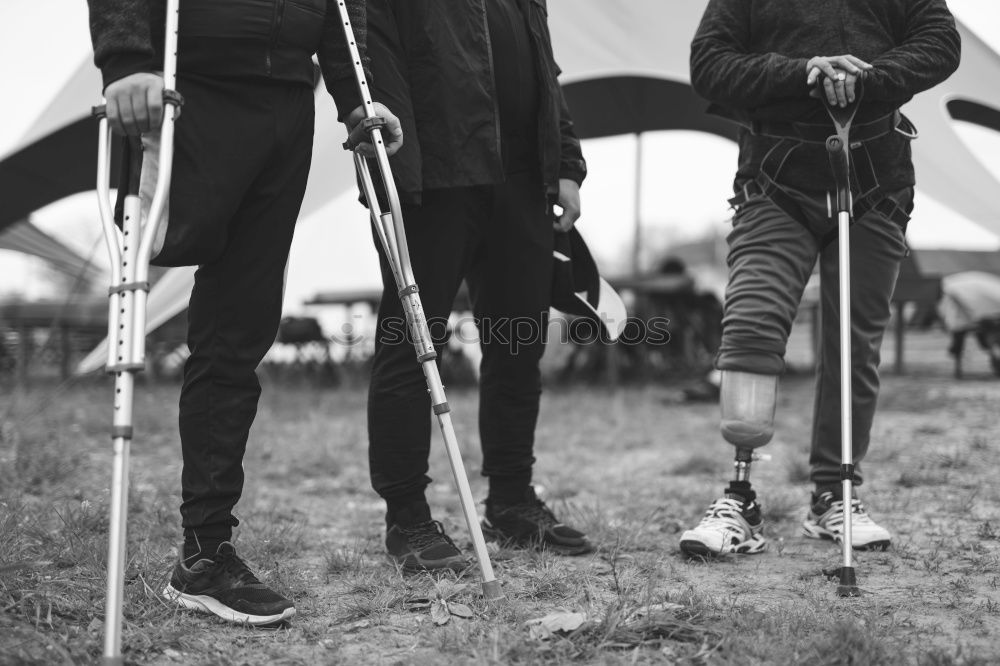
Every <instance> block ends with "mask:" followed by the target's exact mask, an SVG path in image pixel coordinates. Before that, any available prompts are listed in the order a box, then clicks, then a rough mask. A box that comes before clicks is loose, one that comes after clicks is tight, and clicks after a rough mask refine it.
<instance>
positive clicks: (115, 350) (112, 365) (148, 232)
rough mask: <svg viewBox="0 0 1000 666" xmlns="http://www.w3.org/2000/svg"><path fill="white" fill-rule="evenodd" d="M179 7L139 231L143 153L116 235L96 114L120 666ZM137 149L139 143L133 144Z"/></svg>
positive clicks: (111, 641) (135, 160) (106, 145)
mask: <svg viewBox="0 0 1000 666" xmlns="http://www.w3.org/2000/svg"><path fill="white" fill-rule="evenodd" d="M178 4H179V0H167V15H166V40H165V45H164V56H163V61H164V62H163V84H164V91H163V101H164V105H165V107H166V105H170V107H172V109H173V113H168V112H167V109H166V108H164V114H163V126H162V129H161V130H160V131H161V135H160V153H159V169H158V171H157V181H156V189H155V191H154V193H153V199H152V202H151V203H150V208H149V213H148V216H147V217H146V220H145V224H144V223H143V220H142V207H141V203H140V200H139V180H140V178H139V173H140V166H141V164H142V154H141V150H135V151H133V154H132V155H131V156H130V158H131V159H130V162H131V164H130V167H131V168H130V174H129V177H128V183H119V184H118V185H119V187H123V188H126V196H125V201H124V210H123V213H124V214H123V216H122V228H121V231H120V232H119V230H118V227H116V226H115V221H114V214H113V212H112V206H111V192H110V168H111V167H110V152H111V133H110V131H109V128H108V118H107V113H106V108H105V106H104V105H101V106H98V107H94V109H93V114H94V116H96V117H97V118H99V119H100V124H99V130H98V134H99V138H98V144H97V203H98V207H99V209H100V214H101V225H102V227H103V229H104V239H105V242H106V244H107V247H108V255H109V257H110V260H111V287H110V288H109V289H108V296H109V298H108V360H107V368H106V369H107V372H108V373H111V374H113V375H114V376H115V393H114V415H113V419H112V426H111V439H112V445H113V449H114V461H113V464H112V477H111V500H110V501H111V505H110V514H111V515H110V528H109V531H108V585H107V601H106V602H105V609H104V660H103V661H104V663H105V664H122V663H124V662H123V658H122V653H121V638H122V602H123V597H124V576H125V562H126V559H125V558H126V553H125V544H126V538H125V534H126V522H127V517H128V471H129V448H130V446H131V443H132V407H133V403H134V389H135V375H136V373H138V372H141V371H142V370H143V369H145V355H146V349H145V347H146V296H147V295H148V292H149V260H150V257H151V255H152V249H153V242H154V239H155V238H156V231H157V228H158V227H159V226H160V223H161V218H162V217H163V210H164V207H165V204H166V200H167V193H168V192H169V189H170V171H171V166H172V163H173V144H174V120H175V118H176V117H177V115H178V114H179V109H180V105H181V103H182V100H181V97H180V95H179V94H178V93H177V92H176V91H175V90H174V87H175V85H176V79H177V76H176V63H177V10H178ZM134 143H135V144H138V139H136V141H135V142H134Z"/></svg>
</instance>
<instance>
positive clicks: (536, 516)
mask: <svg viewBox="0 0 1000 666" xmlns="http://www.w3.org/2000/svg"><path fill="white" fill-rule="evenodd" d="M511 510H513V511H515V512H516V513H517V514H518V515H519V516H520V517H521V518H523V519H525V520H529V521H531V522H532V523H535V524H536V525H538V526H539V527H540V528H548V527H552V526H554V525H558V524H559V520H558V519H557V518H556V515H555V514H554V513H552V509H550V508H549V507H548V505H546V504H545V502H544V501H542V500H540V499H537V498H536V499H533V500H530V501H528V502H525V503H523V504H515V505H514V506H512V507H510V509H508V511H511Z"/></svg>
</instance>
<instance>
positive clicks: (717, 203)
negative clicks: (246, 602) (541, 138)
mask: <svg viewBox="0 0 1000 666" xmlns="http://www.w3.org/2000/svg"><path fill="white" fill-rule="evenodd" d="M619 1H622V2H627V1H628V0H619ZM949 6H950V7H951V8H952V9H953V11H954V12H955V14H956V15H957V16H958V17H959V19H961V20H962V21H964V22H965V23H966V24H967V25H968V26H969V27H970V28H971V29H973V30H975V31H976V32H977V33H979V34H980V36H981V37H983V39H984V40H986V41H987V42H988V43H990V44H991V45H992V46H993V47H994V48H995V49H998V50H1000V2H997V1H996V0H952V1H951V2H949ZM41 26H44V29H42V27H41ZM89 51H90V41H89V33H88V30H87V10H86V3H85V2H84V0H2V2H0V81H2V82H3V86H4V91H5V98H6V102H7V103H6V104H5V105H4V107H3V111H2V114H3V122H2V123H0V155H2V154H4V153H6V152H7V151H8V150H10V149H11V148H12V147H13V146H14V145H16V144H17V143H18V141H19V139H20V137H22V136H23V135H24V133H25V132H26V131H27V130H28V128H29V127H30V126H31V124H32V122H33V121H34V119H35V118H36V116H37V114H38V113H39V111H40V110H41V109H42V108H44V106H45V105H46V103H47V102H48V100H49V99H51V97H52V96H53V95H54V94H55V93H56V91H57V90H59V88H60V87H61V86H62V85H63V84H64V83H65V81H66V80H67V79H68V78H69V77H70V75H71V74H72V73H73V72H74V71H75V69H76V67H78V66H79V64H80V62H81V61H82V60H83V59H85V58H87V57H88V55H89ZM557 55H558V54H557ZM95 95H96V93H95ZM958 125H961V127H959V128H958V132H959V134H960V136H961V137H962V138H963V140H965V141H966V142H967V143H969V144H970V147H971V148H972V150H973V151H974V152H975V153H976V154H977V156H978V157H979V158H980V159H981V160H982V161H983V163H984V164H985V165H986V166H987V168H989V169H990V170H991V171H992V172H993V173H994V174H996V175H997V177H998V178H1000V135H997V133H994V132H990V131H988V130H983V129H981V128H976V127H973V126H968V125H966V124H964V123H959V124H958ZM584 153H585V156H586V158H587V160H588V163H589V165H590V175H589V177H588V180H587V182H586V183H585V186H584V190H583V193H582V196H583V207H584V217H583V218H582V219H581V222H580V225H581V226H580V228H581V230H582V231H583V233H584V235H585V236H586V237H587V238H588V241H589V243H590V244H591V246H592V250H593V251H594V253H595V254H596V255H597V256H598V258H599V260H600V261H601V262H602V264H603V265H604V266H606V267H607V269H606V270H607V271H608V272H621V271H622V270H623V269H626V268H627V262H628V259H629V253H630V248H631V245H632V240H631V238H632V229H633V226H634V222H633V220H634V219H635V214H634V210H635V207H634V201H635V196H636V194H635V193H636V190H635V182H636V179H635V173H636V168H635V166H636V165H635V163H636V152H635V139H634V138H633V137H631V136H626V137H612V138H608V139H598V140H589V141H586V142H585V144H584ZM642 154H643V161H642V174H643V177H642V182H641V184H642V197H641V208H640V210H641V219H642V223H643V229H644V233H645V234H646V238H647V241H648V242H647V245H649V246H653V245H657V246H661V245H663V244H664V243H665V242H667V241H668V240H670V239H674V240H682V239H683V238H685V237H690V236H692V235H696V234H699V233H702V232H703V231H705V230H706V229H710V228H712V229H717V230H719V231H721V230H723V229H724V225H725V220H726V218H727V210H726V204H725V199H726V197H727V196H729V194H730V187H731V182H732V173H733V169H734V168H735V162H736V149H735V146H734V145H733V144H731V143H730V142H728V141H726V140H725V139H721V138H718V137H715V136H710V135H705V134H700V133H693V132H659V133H652V134H648V135H646V136H645V138H644V140H643V152H642ZM680 157H683V159H680ZM54 168H58V165H54ZM918 179H919V174H918ZM95 208H96V206H95V205H94V203H93V195H86V196H83V195H81V196H77V197H74V198H72V199H71V200H68V201H64V202H60V203H57V204H54V205H53V206H50V207H48V208H47V209H45V210H43V211H40V212H39V214H37V215H36V216H35V217H34V220H35V222H36V223H37V224H38V225H39V226H40V227H42V228H44V229H45V230H47V231H49V232H50V233H53V234H55V235H57V236H58V237H60V238H62V239H63V240H65V241H66V242H67V243H68V244H70V245H72V246H73V247H74V248H76V249H78V250H79V251H81V252H84V251H90V249H91V248H93V247H94V241H95V240H96V239H98V238H99V224H98V222H97V220H96V211H95V210H94V209H95ZM355 213H356V214H357V215H358V217H357V219H358V223H357V224H358V226H359V228H358V229H354V228H353V227H352V228H350V229H347V230H345V229H343V228H341V234H340V235H339V236H338V239H339V240H341V241H343V242H341V243H338V246H341V247H340V248H339V251H340V252H341V253H342V254H341V256H342V258H344V259H345V260H346V259H347V258H350V257H354V260H355V261H354V263H356V264H357V266H356V268H350V269H349V270H347V271H345V272H344V274H343V275H337V276H332V275H330V276H328V283H327V284H326V288H335V287H336V286H340V287H351V286H361V285H372V284H375V283H377V269H376V266H375V264H374V253H373V252H372V251H371V242H370V235H369V233H368V231H367V229H366V228H365V217H364V215H363V213H359V212H357V211H355ZM925 221H926V222H925ZM943 221H947V222H946V223H944V222H943ZM307 222H308V221H307ZM910 230H911V231H910V236H911V242H912V243H913V245H914V246H915V247H921V246H923V247H929V246H936V245H941V244H948V245H952V246H962V247H969V248H982V249H995V248H996V247H998V243H1000V239H997V237H996V236H994V235H993V234H990V233H987V232H985V231H983V230H982V229H981V228H979V227H977V226H976V225H973V224H972V223H970V222H968V221H967V220H964V219H962V218H960V217H958V216H955V215H954V214H952V213H951V212H950V211H949V210H947V209H945V208H944V207H942V206H940V205H939V204H937V203H936V202H934V201H932V200H930V199H929V198H928V197H926V196H920V197H919V199H918V207H917V210H916V212H915V215H914V220H913V222H912V223H911V226H910ZM300 233H301V231H300ZM355 245H358V247H355ZM103 252H104V251H103V247H100V248H99V249H98V253H99V254H100V255H101V256H100V258H99V260H100V261H103V260H104V256H103ZM293 252H295V251H294V250H293ZM10 254H11V253H6V252H2V251H0V283H3V282H7V283H8V284H9V280H13V279H15V276H20V275H23V270H24V268H23V261H22V260H20V259H17V258H13V257H11V256H9V255H10ZM369 255H370V256H369ZM359 257H360V258H359ZM294 260H295V255H294V254H293V261H294ZM341 263H342V262H341ZM324 264H325V267H327V270H328V267H329V266H330V262H324ZM299 282H301V283H303V284H302V285H301V286H298V285H297V284H295V283H299ZM329 283H336V284H329ZM322 284H323V278H314V277H312V276H311V275H309V274H306V275H305V276H304V277H303V275H302V274H299V275H297V276H295V277H294V280H293V278H292V276H290V284H289V288H290V290H291V291H293V292H294V291H296V290H298V291H300V292H302V294H298V293H296V294H295V295H294V297H298V296H301V295H304V294H306V293H307V292H308V290H310V289H314V288H315V287H316V286H317V285H322ZM290 296H292V295H291V294H290Z"/></svg>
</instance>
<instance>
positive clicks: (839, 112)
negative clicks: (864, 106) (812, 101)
mask: <svg viewBox="0 0 1000 666" xmlns="http://www.w3.org/2000/svg"><path fill="white" fill-rule="evenodd" d="M828 78H829V77H826V76H821V77H820V78H819V79H818V80H817V81H816V89H817V90H818V91H819V99H820V101H821V102H822V103H823V107H824V108H826V112H827V114H829V116H830V120H832V121H833V126H834V127H835V128H836V129H837V132H838V133H840V131H841V130H846V131H847V132H850V129H851V123H852V122H853V121H854V116H855V115H856V114H857V112H858V108H859V107H860V106H861V97H862V95H863V93H864V83H862V81H864V79H863V78H861V77H859V78H858V79H857V81H856V82H855V83H854V101H853V102H851V103H850V104H848V105H847V106H839V105H837V104H831V103H830V100H829V99H827V97H826V90H825V89H824V88H823V82H824V81H826V80H827V79H828Z"/></svg>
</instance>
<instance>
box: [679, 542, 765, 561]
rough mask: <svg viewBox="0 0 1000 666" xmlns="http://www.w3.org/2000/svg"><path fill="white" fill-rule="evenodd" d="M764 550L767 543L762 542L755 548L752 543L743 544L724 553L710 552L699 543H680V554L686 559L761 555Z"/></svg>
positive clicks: (709, 549)
mask: <svg viewBox="0 0 1000 666" xmlns="http://www.w3.org/2000/svg"><path fill="white" fill-rule="evenodd" d="M765 550H767V541H763V542H761V543H760V544H758V545H756V546H755V545H754V544H752V543H743V544H740V545H739V546H736V547H734V548H733V549H732V550H727V551H725V552H720V551H717V550H712V549H711V548H709V547H708V546H706V545H705V544H704V543H702V542H701V541H693V540H685V541H681V552H682V553H684V554H685V555H687V556H688V557H701V558H707V557H722V556H724V555H756V554H758V553H763V552H764V551H765Z"/></svg>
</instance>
